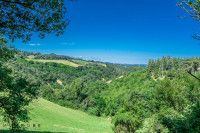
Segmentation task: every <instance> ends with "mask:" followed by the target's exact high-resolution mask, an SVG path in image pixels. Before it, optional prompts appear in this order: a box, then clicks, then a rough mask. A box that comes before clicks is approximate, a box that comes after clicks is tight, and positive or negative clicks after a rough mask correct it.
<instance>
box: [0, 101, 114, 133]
mask: <svg viewBox="0 0 200 133" xmlns="http://www.w3.org/2000/svg"><path fill="white" fill-rule="evenodd" d="M29 108H30V109H29V110H30V117H31V121H30V125H31V127H29V128H28V130H29V131H39V132H68V133H111V132H112V128H111V123H110V121H109V120H108V119H106V118H99V117H95V116H90V115H88V114H86V113H84V112H81V111H77V110H73V109H69V108H64V107H61V106H59V105H56V104H54V103H52V102H49V101H47V100H44V99H39V100H37V101H34V102H33V103H32V104H31V105H30V107H29ZM33 124H35V127H34V128H33ZM38 124H39V127H38ZM0 132H1V131H0Z"/></svg>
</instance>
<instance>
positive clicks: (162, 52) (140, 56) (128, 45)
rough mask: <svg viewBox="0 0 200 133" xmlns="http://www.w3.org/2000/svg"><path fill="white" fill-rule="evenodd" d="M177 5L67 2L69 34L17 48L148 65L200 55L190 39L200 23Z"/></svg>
mask: <svg viewBox="0 0 200 133" xmlns="http://www.w3.org/2000/svg"><path fill="white" fill-rule="evenodd" d="M176 3H177V0H165V1H164V0H151V1H148V0H95V1H94V0H77V1H76V2H69V1H66V5H67V7H68V14H67V17H68V19H70V25H69V26H68V28H67V29H66V32H65V34H64V35H62V36H60V37H55V36H53V35H49V36H47V37H46V38H45V39H42V40H41V39H39V38H38V37H36V36H34V37H33V39H32V40H31V41H30V42H29V43H28V44H21V42H19V41H17V42H15V43H14V44H15V46H16V47H17V48H18V49H22V50H26V51H35V52H42V53H56V54H62V55H69V56H74V57H81V58H84V59H93V60H100V61H107V62H114V63H127V64H143V63H147V61H148V60H149V59H152V58H159V57H162V56H175V57H194V56H200V41H197V40H194V39H193V38H192V37H191V36H192V35H193V34H194V33H198V32H200V29H199V24H198V23H197V22H195V21H194V20H192V19H191V18H190V17H189V16H187V14H184V12H183V11H182V10H181V9H180V8H179V7H177V6H176Z"/></svg>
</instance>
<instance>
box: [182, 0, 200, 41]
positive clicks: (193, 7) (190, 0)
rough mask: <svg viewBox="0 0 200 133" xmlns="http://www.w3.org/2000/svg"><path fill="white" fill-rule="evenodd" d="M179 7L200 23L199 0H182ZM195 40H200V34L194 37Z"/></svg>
mask: <svg viewBox="0 0 200 133" xmlns="http://www.w3.org/2000/svg"><path fill="white" fill-rule="evenodd" d="M178 6H179V7H181V8H182V9H183V10H184V11H185V12H186V13H188V14H189V15H190V16H191V17H192V18H194V19H195V20H196V21H198V22H199V21H200V1H199V0H181V1H180V2H179V3H178ZM193 37H194V38H195V39H198V40H199V39H200V35H199V34H195V35H193Z"/></svg>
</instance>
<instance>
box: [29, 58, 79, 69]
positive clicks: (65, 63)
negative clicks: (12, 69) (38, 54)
mask: <svg viewBox="0 0 200 133" xmlns="http://www.w3.org/2000/svg"><path fill="white" fill-rule="evenodd" d="M27 60H28V61H35V62H42V63H46V62H53V63H59V64H64V65H67V66H72V67H79V66H81V65H79V64H77V63H74V62H71V61H68V60H45V59H31V58H29V59H27Z"/></svg>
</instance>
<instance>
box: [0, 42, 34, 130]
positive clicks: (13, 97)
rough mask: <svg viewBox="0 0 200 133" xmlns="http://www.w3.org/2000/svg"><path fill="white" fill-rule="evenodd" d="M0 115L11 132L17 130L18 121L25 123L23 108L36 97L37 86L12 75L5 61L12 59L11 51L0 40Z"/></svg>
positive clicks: (25, 115)
mask: <svg viewBox="0 0 200 133" xmlns="http://www.w3.org/2000/svg"><path fill="white" fill-rule="evenodd" d="M0 44H2V45H0V55H1V58H0V113H1V114H2V115H3V116H4V120H5V121H6V122H8V123H9V125H10V127H11V128H12V130H17V129H19V128H20V127H19V121H27V120H28V115H27V110H26V109H25V108H24V107H25V106H27V105H28V104H29V102H30V101H32V99H33V98H35V97H36V96H37V92H38V91H37V90H38V86H37V84H36V83H35V82H34V81H33V80H32V81H28V80H26V79H24V78H22V77H20V76H19V77H17V76H15V75H13V73H12V71H11V69H9V68H7V65H6V64H5V61H8V60H9V59H11V58H13V52H14V51H12V50H10V49H8V48H7V47H6V46H5V44H6V41H5V40H4V39H0Z"/></svg>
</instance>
